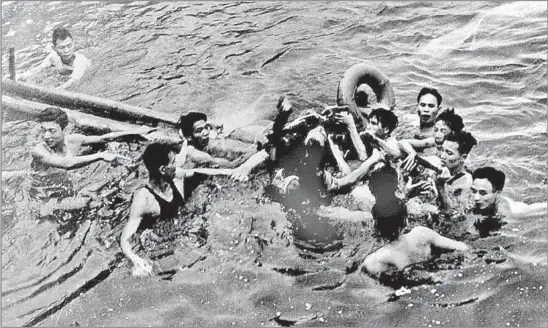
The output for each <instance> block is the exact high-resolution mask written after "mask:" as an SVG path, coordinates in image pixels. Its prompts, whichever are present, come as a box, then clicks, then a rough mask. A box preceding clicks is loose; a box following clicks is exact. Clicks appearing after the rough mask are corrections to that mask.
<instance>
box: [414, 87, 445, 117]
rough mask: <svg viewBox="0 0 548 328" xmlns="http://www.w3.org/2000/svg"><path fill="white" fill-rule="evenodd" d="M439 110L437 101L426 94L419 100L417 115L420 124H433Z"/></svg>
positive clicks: (432, 96)
mask: <svg viewBox="0 0 548 328" xmlns="http://www.w3.org/2000/svg"><path fill="white" fill-rule="evenodd" d="M439 110H440V107H439V105H438V99H436V97H434V95H432V94H429V93H427V94H425V95H423V96H422V97H421V98H420V99H419V103H418V104H417V113H418V114H419V117H420V120H421V122H422V123H426V124H428V123H433V122H434V120H435V119H436V116H437V115H438V112H439Z"/></svg>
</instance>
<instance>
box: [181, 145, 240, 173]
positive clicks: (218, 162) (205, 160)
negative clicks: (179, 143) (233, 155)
mask: <svg viewBox="0 0 548 328" xmlns="http://www.w3.org/2000/svg"><path fill="white" fill-rule="evenodd" d="M187 157H188V158H189V159H190V160H192V161H193V162H195V163H197V164H201V165H212V166H216V167H224V168H235V167H236V166H238V164H239V163H240V161H239V160H234V161H229V160H228V159H224V158H219V157H213V156H211V155H209V154H208V153H206V152H204V151H201V150H198V149H196V148H194V147H192V146H189V147H188V150H187Z"/></svg>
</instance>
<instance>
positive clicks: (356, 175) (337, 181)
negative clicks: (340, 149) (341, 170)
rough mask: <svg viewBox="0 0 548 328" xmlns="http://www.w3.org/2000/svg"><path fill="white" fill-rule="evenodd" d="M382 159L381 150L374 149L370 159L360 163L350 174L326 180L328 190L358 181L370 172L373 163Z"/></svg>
mask: <svg viewBox="0 0 548 328" xmlns="http://www.w3.org/2000/svg"><path fill="white" fill-rule="evenodd" d="M381 159H382V155H381V154H380V152H379V151H378V150H377V149H374V150H373V154H371V156H370V157H369V158H368V159H366V160H365V162H363V163H362V164H361V165H360V167H358V168H357V169H355V170H354V171H352V172H350V174H348V175H346V176H344V177H342V178H332V179H331V181H329V178H328V181H326V184H327V190H329V191H332V190H338V189H341V188H343V187H346V186H349V185H351V184H354V183H356V182H358V181H359V180H360V179H361V178H363V177H364V176H365V175H366V174H367V173H369V171H371V168H372V167H373V165H375V164H376V163H377V162H379V161H380V160H381Z"/></svg>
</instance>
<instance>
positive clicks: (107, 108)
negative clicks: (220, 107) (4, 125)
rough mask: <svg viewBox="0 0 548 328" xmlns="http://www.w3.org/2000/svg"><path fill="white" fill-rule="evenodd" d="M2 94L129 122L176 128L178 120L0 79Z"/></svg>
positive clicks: (74, 94) (122, 105) (141, 108)
mask: <svg viewBox="0 0 548 328" xmlns="http://www.w3.org/2000/svg"><path fill="white" fill-rule="evenodd" d="M2 90H3V92H7V93H9V94H12V95H16V96H19V97H21V98H25V99H33V100H37V101H39V102H42V103H45V104H50V105H52V106H58V107H65V108H72V109H75V108H78V109H83V110H85V111H89V112H92V113H93V114H95V115H98V116H102V117H108V118H112V119H120V120H126V121H130V122H140V123H147V124H149V125H153V126H157V125H158V124H159V123H161V124H163V125H167V126H172V127H175V126H176V124H177V117H174V116H173V115H168V114H165V113H159V112H155V111H153V110H151V109H147V108H143V107H138V106H133V105H129V104H125V103H122V102H119V101H114V100H110V99H105V98H101V97H96V96H90V95H86V94H83V93H77V92H71V91H64V90H57V89H51V88H46V87H42V86H38V85H33V84H29V83H24V82H19V81H12V80H10V79H7V78H4V79H2Z"/></svg>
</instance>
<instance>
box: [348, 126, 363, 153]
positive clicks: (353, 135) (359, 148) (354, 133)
mask: <svg viewBox="0 0 548 328" xmlns="http://www.w3.org/2000/svg"><path fill="white" fill-rule="evenodd" d="M348 132H349V133H350V139H351V140H352V144H353V145H354V148H355V149H356V152H357V153H358V158H359V160H360V161H365V159H366V158H367V151H366V149H365V145H364V143H363V141H362V139H361V138H360V134H359V133H358V130H357V129H356V126H355V125H354V126H350V127H349V128H348Z"/></svg>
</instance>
